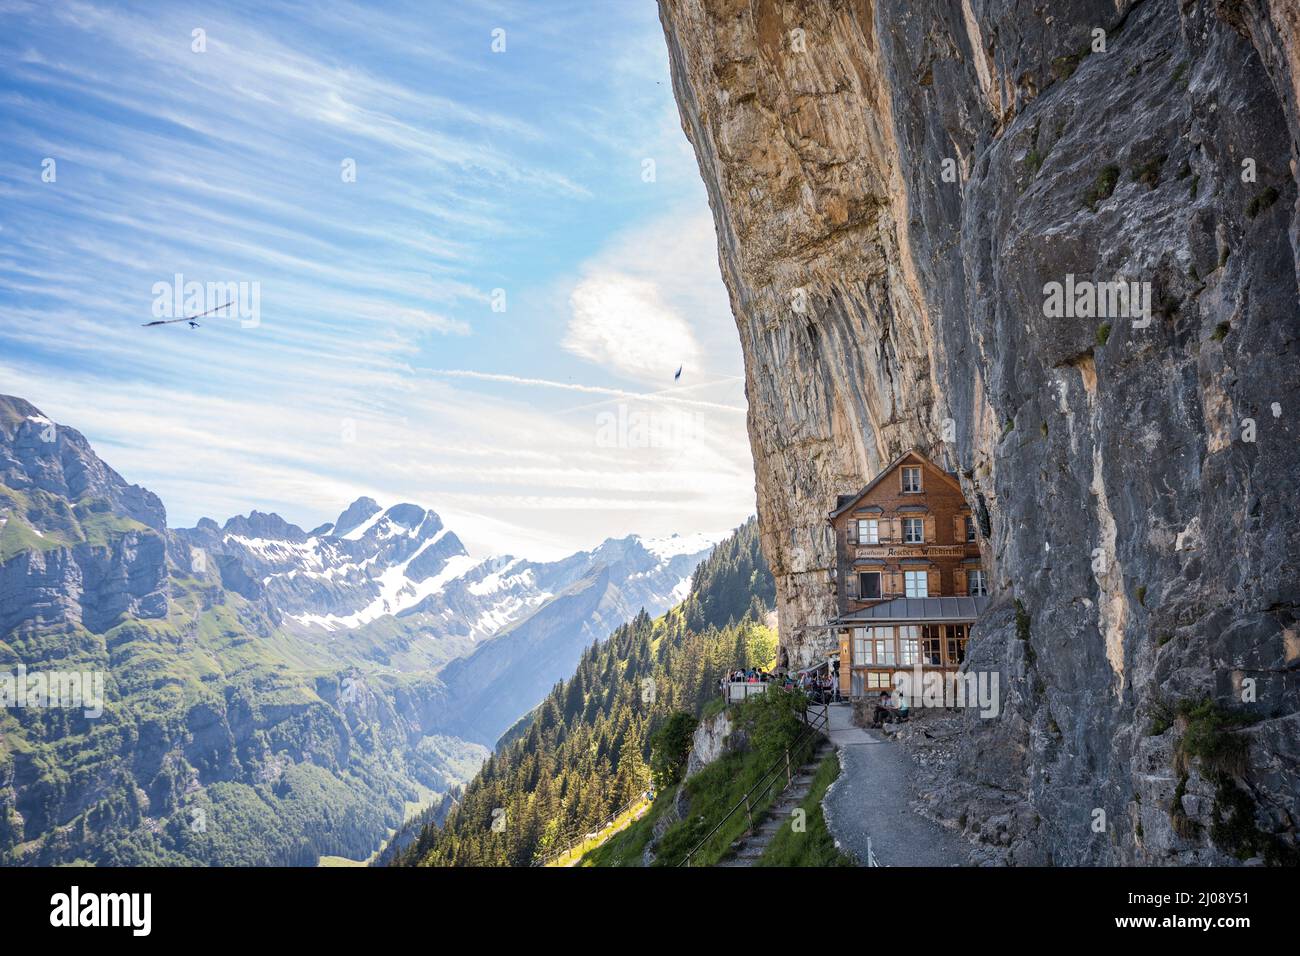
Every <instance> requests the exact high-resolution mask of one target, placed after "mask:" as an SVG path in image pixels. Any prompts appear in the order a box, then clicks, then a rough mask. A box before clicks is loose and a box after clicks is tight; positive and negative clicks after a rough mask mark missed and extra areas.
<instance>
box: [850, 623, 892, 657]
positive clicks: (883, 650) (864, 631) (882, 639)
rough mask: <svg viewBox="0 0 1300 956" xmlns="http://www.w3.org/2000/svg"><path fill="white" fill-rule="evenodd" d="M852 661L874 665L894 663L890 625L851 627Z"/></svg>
mask: <svg viewBox="0 0 1300 956" xmlns="http://www.w3.org/2000/svg"><path fill="white" fill-rule="evenodd" d="M853 663H855V664H866V665H869V666H874V667H882V666H886V667H892V666H893V665H894V629H893V628H892V627H855V628H854V629H853Z"/></svg>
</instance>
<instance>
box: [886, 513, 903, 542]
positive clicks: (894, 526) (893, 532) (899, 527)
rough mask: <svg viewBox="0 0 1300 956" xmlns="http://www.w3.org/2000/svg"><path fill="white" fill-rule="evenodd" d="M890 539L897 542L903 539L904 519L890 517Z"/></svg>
mask: <svg viewBox="0 0 1300 956" xmlns="http://www.w3.org/2000/svg"><path fill="white" fill-rule="evenodd" d="M889 539H890V540H891V541H895V542H897V541H902V540H903V519H902V518H890V519H889Z"/></svg>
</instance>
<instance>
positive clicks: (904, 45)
mask: <svg viewBox="0 0 1300 956" xmlns="http://www.w3.org/2000/svg"><path fill="white" fill-rule="evenodd" d="M660 10H661V19H662V21H663V25H664V31H665V35H666V37H667V43H668V50H669V57H670V62H671V68H672V71H673V82H674V90H675V92H676V95H677V98H678V103H679V105H680V109H681V114H682V121H683V126H684V128H685V130H686V133H687V135H688V137H689V138H690V140H691V142H692V143H693V145H694V147H695V151H696V155H697V157H698V159H699V164H700V169H701V172H702V174H703V178H704V181H705V184H706V187H707V189H708V192H709V199H710V204H711V206H712V209H713V213H714V218H715V222H716V226H717V233H718V245H719V257H720V262H721V267H722V274H723V278H724V280H725V282H726V284H727V286H728V289H729V291H730V295H731V301H732V307H733V311H734V313H735V317H736V323H737V327H738V329H739V333H740V342H741V346H742V349H743V351H744V355H745V363H746V387H747V393H748V398H749V433H750V438H751V445H752V448H753V452H754V459H755V470H756V478H757V487H758V505H759V521H760V527H761V530H762V535H763V544H764V551H765V553H766V555H767V558H768V560H769V562H770V564H771V566H772V569H773V571H774V573H775V575H776V577H777V582H778V607H779V611H780V615H781V633H782V642H783V646H784V647H785V649H786V650H787V652H788V653H789V654H790V656H791V657H792V659H794V660H795V661H806V660H809V659H811V658H812V657H814V656H815V655H816V654H817V653H818V651H819V650H820V649H821V645H820V644H819V642H821V641H823V640H824V639H825V632H824V631H819V630H817V629H816V628H815V627H812V626H811V625H816V624H819V623H821V622H822V621H824V620H825V619H826V617H827V615H828V614H829V613H831V611H832V609H833V590H832V583H831V578H830V569H831V567H832V566H833V565H832V561H833V541H832V539H831V538H830V536H829V534H828V530H827V526H826V522H825V513H826V511H827V510H828V509H829V507H830V506H831V504H832V503H833V502H834V500H835V496H836V495H837V494H840V493H847V492H852V491H855V490H856V489H858V488H860V487H861V485H862V484H863V483H864V482H865V481H866V480H867V479H868V478H870V477H871V476H872V475H873V474H874V472H875V471H876V470H877V469H878V468H879V467H880V466H881V465H882V464H884V463H886V462H888V461H889V460H891V459H892V458H893V457H895V456H896V455H898V454H899V453H901V452H903V451H905V450H907V449H908V448H911V447H916V448H918V449H920V450H921V451H923V452H925V453H926V454H928V455H929V456H930V457H931V458H932V459H933V460H935V461H936V462H939V463H942V464H943V465H944V466H945V467H948V468H950V469H952V470H954V471H956V472H957V473H958V474H959V476H960V478H961V481H962V485H963V488H964V490H965V493H966V496H967V498H968V500H969V501H970V502H971V504H972V506H973V507H974V508H975V510H976V512H977V514H978V515H979V518H980V522H979V523H980V525H981V530H982V533H983V534H982V541H981V548H982V550H983V552H984V560H985V563H986V566H987V567H989V568H990V569H992V575H991V578H992V581H993V583H994V587H995V591H996V598H995V601H994V603H993V605H992V607H991V609H990V611H989V612H988V613H987V614H986V616H985V618H984V620H983V621H982V622H981V623H980V625H979V626H978V627H977V629H976V635H975V641H974V644H973V647H972V649H971V658H970V662H969V665H968V666H970V667H972V668H982V669H988V670H994V671H996V672H998V674H999V675H1000V677H1001V689H1002V695H1003V699H1002V705H1003V706H1002V709H1001V713H1000V716H999V717H998V718H997V719H996V720H979V719H977V718H974V717H971V718H970V719H969V720H968V721H967V724H966V732H965V734H964V735H963V738H962V740H961V742H960V744H958V745H957V753H958V763H959V765H960V773H959V776H958V779H957V781H956V783H957V784H960V786H961V787H963V788H965V789H966V790H967V791H969V793H968V796H967V797H964V798H963V799H962V800H958V801H955V802H956V803H960V804H961V806H960V807H954V811H953V812H954V813H961V814H962V816H963V820H964V823H963V825H965V826H968V827H973V828H977V829H978V828H979V827H981V826H982V821H981V819H980V817H981V816H988V815H989V814H994V813H996V814H997V816H998V817H999V819H1000V820H1005V821H1012V823H1013V824H1014V826H1013V827H1012V828H1011V829H1009V830H1008V832H1009V834H1010V835H1009V838H1008V839H1010V841H1011V844H1012V845H1011V849H1010V851H1009V852H1010V854H1011V855H1012V857H1013V858H1015V859H1017V860H1020V861H1025V860H1032V859H1038V860H1041V861H1043V862H1055V863H1061V864H1088V863H1166V862H1231V861H1234V860H1239V859H1242V858H1264V857H1266V856H1267V857H1269V858H1270V859H1272V858H1276V854H1277V853H1278V852H1281V853H1283V854H1284V855H1285V854H1286V853H1293V852H1294V850H1295V846H1296V825H1297V822H1300V791H1298V790H1297V788H1296V785H1295V780H1294V779H1293V778H1292V775H1291V774H1292V772H1291V771H1290V770H1288V769H1287V768H1291V767H1294V766H1295V764H1296V759H1297V757H1298V756H1300V746H1298V745H1297V735H1296V731H1295V727H1296V722H1297V721H1298V720H1300V717H1297V696H1298V691H1297V685H1296V668H1297V665H1298V664H1300V646H1298V645H1297V638H1296V636H1295V635H1296V623H1295V622H1296V608H1297V595H1298V594H1300V584H1298V582H1297V569H1296V563H1295V560H1294V555H1295V554H1297V553H1300V521H1298V520H1297V515H1296V510H1295V507H1296V506H1295V499H1296V491H1297V482H1296V479H1295V474H1296V473H1297V469H1296V466H1297V463H1298V459H1300V444H1297V441H1296V425H1295V421H1296V413H1297V409H1296V408H1294V407H1292V406H1293V405H1294V399H1293V396H1292V395H1291V394H1290V392H1291V391H1292V389H1290V387H1289V386H1288V385H1287V384H1286V383H1290V382H1294V381H1296V380H1300V367H1298V366H1300V359H1298V357H1297V352H1296V339H1297V335H1296V333H1297V330H1298V328H1300V320H1298V316H1300V309H1298V308H1297V305H1298V303H1297V261H1298V260H1297V255H1298V248H1300V226H1298V224H1297V215H1296V166H1295V163H1296V159H1297V131H1300V116H1298V114H1297V106H1296V104H1297V98H1298V96H1297V91H1298V90H1300V62H1298V60H1297V51H1298V50H1300V45H1298V42H1297V37H1298V36H1300V28H1298V23H1300V15H1297V13H1296V11H1295V7H1294V4H1289V3H1284V2H1281V0H1272V2H1268V0H1234V2H1228V0H1218V2H1201V3H1198V2H1190V0H1185V2H1175V0H1144V2H1125V0H1121V2H1118V3H1114V2H1110V0H1105V2H1103V0H1081V2H1072V3H1048V4H1040V5H1038V6H1035V7H1027V6H1025V5H1024V4H1020V3H1015V2H1011V0H985V2H980V0H961V2H959V3H957V2H948V0H875V2H872V0H789V2H778V0H660ZM1116 280H1123V281H1124V282H1126V283H1129V282H1131V283H1137V286H1135V287H1134V292H1135V293H1136V295H1135V296H1133V297H1132V302H1133V303H1134V304H1135V305H1137V304H1139V303H1140V302H1141V301H1142V298H1143V296H1148V297H1149V300H1150V308H1149V315H1144V314H1141V310H1140V309H1138V308H1128V307H1127V304H1128V303H1127V302H1126V301H1123V300H1119V299H1118V298H1114V297H1112V298H1111V299H1110V300H1108V301H1103V302H1102V303H1100V304H1096V303H1093V304H1091V305H1090V304H1089V302H1088V300H1087V294H1089V293H1095V292H1098V291H1100V292H1101V293H1103V295H1104V294H1105V293H1106V292H1107V290H1108V287H1106V286H1102V287H1100V289H1099V288H1098V287H1097V286H1095V285H1089V284H1100V283H1111V282H1114V281H1116ZM1052 283H1057V284H1059V285H1060V288H1062V289H1064V288H1070V289H1071V290H1073V291H1080V290H1082V291H1081V292H1080V296H1081V297H1078V298H1075V299H1073V300H1072V302H1071V304H1072V305H1073V306H1075V307H1074V308H1064V307H1062V308H1061V309H1059V310H1058V309H1055V308H1054V305H1053V302H1052V300H1051V298H1050V295H1052V294H1053V293H1052V286H1051V284H1052ZM1076 283H1077V285H1076ZM1109 288H1110V289H1111V290H1113V288H1114V287H1109ZM1135 313H1137V314H1135ZM1202 698H1208V699H1209V700H1210V701H1212V702H1213V703H1214V704H1215V705H1216V706H1218V707H1219V708H1221V709H1222V710H1223V711H1224V713H1236V712H1238V711H1240V712H1242V713H1243V714H1245V717H1244V718H1243V719H1248V720H1252V721H1255V723H1253V724H1251V726H1250V727H1249V728H1248V729H1241V728H1240V727H1238V726H1235V725H1234V726H1231V727H1230V728H1229V729H1228V730H1226V731H1224V732H1226V733H1230V734H1232V735H1233V736H1234V739H1238V740H1241V741H1244V742H1245V744H1244V746H1245V747H1246V749H1247V753H1248V756H1247V758H1246V760H1245V761H1244V763H1243V764H1242V765H1241V766H1239V767H1234V768H1229V769H1228V770H1225V769H1224V768H1222V767H1219V768H1215V767H1207V766H1204V762H1203V761H1202V760H1201V759H1199V758H1197V757H1196V756H1195V755H1188V754H1187V750H1188V748H1187V747H1186V746H1181V745H1180V741H1182V740H1183V739H1184V737H1185V736H1186V735H1187V732H1188V730H1189V728H1193V729H1194V724H1193V723H1191V722H1189V721H1188V720H1187V719H1167V718H1166V716H1165V715H1166V714H1168V713H1170V712H1176V711H1177V710H1178V708H1180V707H1182V708H1183V709H1184V710H1185V711H1188V712H1190V711H1192V710H1193V709H1194V708H1192V706H1191V704H1189V703H1188V702H1189V701H1192V702H1195V701H1199V700H1201V699H1202ZM1236 720H1237V717H1235V716H1233V717H1231V718H1230V721H1236ZM1193 749H1194V748H1193ZM1180 753H1182V754H1183V758H1182V759H1180V758H1179V754H1180ZM1210 778H1214V782H1211V781H1210ZM1225 780H1226V783H1225ZM954 785H956V784H954ZM1198 787H1199V791H1198ZM1189 796H1191V797H1192V798H1193V799H1188V797H1189ZM1242 808H1245V809H1242ZM1098 810H1100V811H1103V813H1104V820H1105V821H1106V822H1105V825H1104V826H1102V827H1101V828H1100V829H1099V828H1098V827H1097V826H1096V821H1097V820H1098V819H1099V818H1098V816H1097V812H1096V811H1098ZM1229 819H1233V820H1240V821H1243V822H1242V825H1241V827H1239V828H1238V829H1239V830H1240V831H1241V832H1242V833H1244V834H1245V837H1244V838H1243V839H1229V838H1228V836H1227V834H1226V830H1228V829H1231V827H1228V826H1227V824H1226V822H1225V821H1227V820H1229ZM1266 848H1267V849H1266Z"/></svg>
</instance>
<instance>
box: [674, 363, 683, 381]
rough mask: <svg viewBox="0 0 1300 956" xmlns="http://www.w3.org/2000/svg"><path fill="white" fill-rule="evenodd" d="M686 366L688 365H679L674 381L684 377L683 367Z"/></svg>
mask: <svg viewBox="0 0 1300 956" xmlns="http://www.w3.org/2000/svg"><path fill="white" fill-rule="evenodd" d="M685 367H686V366H684V365H679V366H677V374H676V375H674V376H673V381H674V382H676V381H677V380H678V379H680V378H681V377H682V369H684V368H685Z"/></svg>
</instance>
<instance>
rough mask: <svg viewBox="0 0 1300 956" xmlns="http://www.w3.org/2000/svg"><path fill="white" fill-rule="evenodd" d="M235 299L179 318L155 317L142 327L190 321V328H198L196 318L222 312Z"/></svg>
mask: <svg viewBox="0 0 1300 956" xmlns="http://www.w3.org/2000/svg"><path fill="white" fill-rule="evenodd" d="M234 301H235V300H234V299H231V300H230V301H229V302H227V303H226V304H225V305H219V306H217V307H216V308H215V309H208V311H206V312H200V313H199V314H198V315H187V316H184V317H183V318H179V319H155V320H154V321H152V322H146V323H144V325H142V326H141V328H145V329H147V328H149V326H151V325H171V324H172V323H173V322H188V323H189V324H190V328H192V329H197V328H198V327H199V323H198V322H196V321H194V320H195V319H201V318H203V317H204V316H205V315H211V314H212V313H213V312H220V311H221V310H222V309H224V308H226V306H228V305H231V304H232V303H234Z"/></svg>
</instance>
